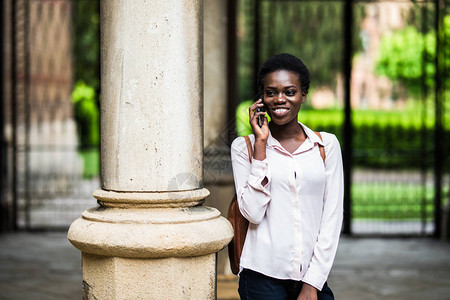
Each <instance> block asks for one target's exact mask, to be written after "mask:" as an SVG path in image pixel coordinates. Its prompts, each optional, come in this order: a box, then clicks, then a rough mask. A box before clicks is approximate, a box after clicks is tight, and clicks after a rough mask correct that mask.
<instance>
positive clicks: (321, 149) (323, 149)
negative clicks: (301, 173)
mask: <svg viewBox="0 0 450 300" xmlns="http://www.w3.org/2000/svg"><path fill="white" fill-rule="evenodd" d="M314 133H315V134H317V136H318V137H319V138H320V140H321V141H323V140H322V136H321V135H320V132H317V131H314ZM319 151H320V156H322V160H323V163H325V147H324V146H322V145H320V144H319Z"/></svg>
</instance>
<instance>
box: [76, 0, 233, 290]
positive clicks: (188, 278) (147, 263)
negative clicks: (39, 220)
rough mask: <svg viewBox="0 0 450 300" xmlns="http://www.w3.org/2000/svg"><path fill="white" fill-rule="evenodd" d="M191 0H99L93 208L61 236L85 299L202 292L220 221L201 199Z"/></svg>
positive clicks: (224, 228) (196, 31)
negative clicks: (78, 258) (78, 254)
mask: <svg viewBox="0 0 450 300" xmlns="http://www.w3.org/2000/svg"><path fill="white" fill-rule="evenodd" d="M201 3H202V1H201V0H191V1H180V0H166V1H158V0H153V1H129V0H107V1H106V0H104V1H102V2H101V61H102V70H101V72H102V79H101V80H102V82H101V84H102V100H101V145H102V149H101V156H102V158H101V162H102V189H100V190H97V191H95V192H94V197H95V198H97V200H98V203H99V204H100V205H99V206H98V207H95V208H91V209H88V210H86V211H85V212H83V214H82V217H81V218H79V219H78V220H76V221H75V222H74V223H73V224H72V225H71V227H70V229H69V233H68V238H69V240H70V241H71V243H72V244H73V245H74V246H75V247H76V248H78V249H79V250H81V251H82V259H83V293H84V296H85V297H86V298H87V299H214V297H215V280H216V273H215V265H216V253H217V252H218V251H219V250H220V249H222V248H224V247H225V246H226V245H227V244H228V242H229V241H230V240H231V238H232V234H233V233H232V228H231V225H230V224H229V223H228V221H226V219H224V218H223V217H221V216H220V212H219V211H218V210H216V209H214V208H210V207H206V206H203V205H202V203H203V202H204V200H205V198H206V197H207V196H208V194H209V192H208V190H206V189H204V188H203V128H202V127H203V122H202V118H203V107H202V101H203V99H202V96H203V95H202V94H203V93H202V90H203V85H202V83H203V73H202V68H203V65H202V57H203V51H202V47H203V44H202V29H203V28H202V27H203V26H202V24H203V20H202V4H201Z"/></svg>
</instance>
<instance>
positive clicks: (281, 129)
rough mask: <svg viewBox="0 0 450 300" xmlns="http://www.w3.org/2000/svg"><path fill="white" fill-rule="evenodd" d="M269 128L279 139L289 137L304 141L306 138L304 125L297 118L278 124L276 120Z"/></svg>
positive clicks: (287, 138)
mask: <svg viewBox="0 0 450 300" xmlns="http://www.w3.org/2000/svg"><path fill="white" fill-rule="evenodd" d="M269 128H270V133H271V134H272V136H273V137H274V138H275V139H276V140H278V141H282V140H289V139H295V140H297V141H304V140H305V138H306V134H305V132H304V131H303V128H302V126H301V125H300V124H299V123H298V122H297V120H295V119H294V120H292V121H291V122H289V123H287V124H285V125H277V124H275V123H274V122H270V123H269Z"/></svg>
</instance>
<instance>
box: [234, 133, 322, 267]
mask: <svg viewBox="0 0 450 300" xmlns="http://www.w3.org/2000/svg"><path fill="white" fill-rule="evenodd" d="M316 134H317V135H318V136H319V138H320V139H321V140H322V136H321V135H320V133H318V132H316ZM244 138H245V142H246V143H247V151H248V160H249V161H250V163H252V157H253V147H252V143H251V142H250V138H249V137H248V136H244ZM319 151H320V156H322V159H323V161H324V163H325V150H324V147H323V146H320V145H319ZM228 221H230V223H231V225H232V226H233V231H234V237H233V239H232V240H231V242H230V244H229V245H228V258H229V260H230V267H231V272H233V274H235V275H236V274H238V273H239V264H240V260H241V254H242V249H243V248H244V243H245V237H246V235H247V230H248V220H247V219H246V218H244V217H243V216H242V214H241V211H240V210H239V204H238V202H237V195H236V194H235V195H234V197H233V200H231V204H230V207H229V208H228Z"/></svg>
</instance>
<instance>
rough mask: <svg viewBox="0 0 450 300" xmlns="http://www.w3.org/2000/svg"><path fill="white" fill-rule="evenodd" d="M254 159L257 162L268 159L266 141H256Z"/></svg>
mask: <svg viewBox="0 0 450 300" xmlns="http://www.w3.org/2000/svg"><path fill="white" fill-rule="evenodd" d="M253 158H254V159H256V160H264V159H266V141H264V140H261V139H259V140H256V141H255V145H254V149H253Z"/></svg>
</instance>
